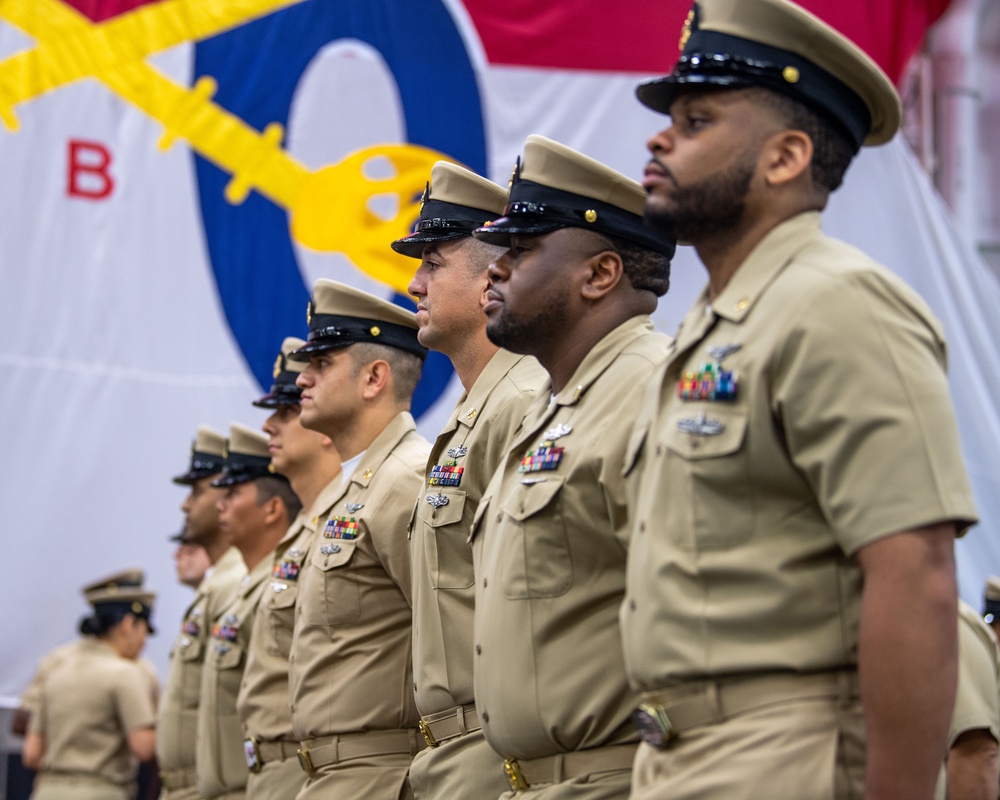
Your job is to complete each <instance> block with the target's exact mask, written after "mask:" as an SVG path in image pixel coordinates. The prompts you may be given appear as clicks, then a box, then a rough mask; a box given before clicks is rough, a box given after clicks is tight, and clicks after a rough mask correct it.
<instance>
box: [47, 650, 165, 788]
mask: <svg viewBox="0 0 1000 800" xmlns="http://www.w3.org/2000/svg"><path fill="white" fill-rule="evenodd" d="M60 650H61V654H60V660H59V663H58V664H55V665H54V666H53V667H52V668H51V670H49V671H48V672H47V674H46V675H45V676H44V677H43V678H42V680H41V683H40V687H39V692H38V705H37V706H36V709H35V713H33V714H32V717H31V727H30V730H31V731H32V732H34V733H38V734H40V735H41V736H42V737H43V738H44V740H45V756H44V758H43V761H42V771H43V772H49V773H59V772H84V773H89V774H91V775H93V776H95V777H99V778H104V779H105V780H107V781H109V782H110V783H114V784H118V785H127V784H129V783H131V782H132V781H134V780H135V777H136V774H137V772H138V763H137V761H136V759H135V757H134V756H133V755H132V754H131V752H130V751H129V749H128V733H129V732H130V731H133V730H139V729H142V728H152V727H153V725H154V724H155V723H156V708H155V704H154V702H153V692H152V687H151V686H150V682H149V675H148V673H147V671H146V670H145V669H144V668H143V667H142V666H140V665H139V664H138V663H137V662H135V661H132V660H130V659H127V658H122V657H121V656H119V655H118V654H117V653H116V652H115V651H114V650H112V649H111V647H110V646H109V645H107V644H106V643H105V642H103V641H101V640H99V639H95V638H92V637H86V638H85V639H83V640H81V641H80V642H79V643H78V644H74V645H69V646H67V647H65V648H60Z"/></svg>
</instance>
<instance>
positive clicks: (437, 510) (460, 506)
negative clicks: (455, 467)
mask: <svg viewBox="0 0 1000 800" xmlns="http://www.w3.org/2000/svg"><path fill="white" fill-rule="evenodd" d="M428 496H429V497H432V498H434V499H436V500H437V498H442V497H443V498H446V499H447V502H446V503H444V504H443V505H441V504H440V502H441V501H440V500H437V502H436V503H435V504H434V505H432V504H431V503H429V502H427V499H426V497H421V498H420V502H419V503H418V504H417V518H418V519H419V520H420V523H421V527H422V528H423V529H424V536H423V539H424V541H423V542H422V543H421V545H422V546H423V547H424V554H425V557H426V558H427V563H428V564H429V565H430V567H431V581H432V585H433V586H434V588H435V589H468V588H469V587H470V586H472V584H473V582H474V580H475V579H474V578H473V575H472V549H471V548H470V547H469V541H468V539H469V534H468V531H466V530H465V529H464V528H463V526H462V525H461V522H462V515H463V514H464V513H465V492H464V491H462V490H461V489H440V490H439V491H437V492H432V493H430V494H429V495H428Z"/></svg>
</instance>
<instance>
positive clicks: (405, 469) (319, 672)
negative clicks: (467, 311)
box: [289, 280, 430, 800]
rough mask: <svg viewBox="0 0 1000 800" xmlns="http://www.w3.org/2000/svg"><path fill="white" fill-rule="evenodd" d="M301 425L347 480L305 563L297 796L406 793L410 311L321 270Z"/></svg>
mask: <svg viewBox="0 0 1000 800" xmlns="http://www.w3.org/2000/svg"><path fill="white" fill-rule="evenodd" d="M310 312H311V313H310V323H309V341H308V343H307V344H306V345H305V347H303V348H302V349H300V350H299V351H297V353H295V354H294V356H293V357H295V358H300V359H308V361H309V365H308V366H307V367H306V368H305V369H304V370H303V372H302V374H301V375H300V376H299V379H298V384H299V386H300V387H301V389H302V411H301V414H300V417H299V418H300V420H301V421H302V424H303V425H304V426H305V427H307V428H311V429H313V430H318V431H320V432H321V433H325V434H326V435H327V436H329V437H330V438H331V439H332V440H333V444H334V447H336V448H337V452H339V453H340V456H341V458H343V459H345V462H344V465H343V473H342V476H341V480H342V483H343V485H342V487H341V491H340V492H339V493H338V494H337V497H336V498H335V501H334V505H333V508H332V509H331V511H330V514H329V515H328V516H324V517H321V518H320V521H319V524H318V526H317V528H318V530H319V531H320V532H319V534H318V535H317V538H316V542H315V543H314V544H313V547H312V552H311V553H310V555H309V561H308V563H307V564H306V565H305V566H304V567H303V570H302V572H301V573H300V575H299V597H298V606H297V608H296V612H295V631H294V634H293V638H292V654H291V657H290V664H289V687H290V691H291V701H292V725H293V728H294V730H295V735H296V738H297V739H298V740H299V742H300V750H301V756H300V759H301V762H302V767H303V769H304V770H306V772H307V773H308V774H309V782H308V783H306V785H305V787H304V788H303V789H302V791H301V792H299V798H301V800H309V798H320V797H322V798H325V797H337V798H338V800H379V798H385V800H390V798H391V800H396V799H397V798H399V797H409V796H411V794H410V791H409V786H408V784H407V782H406V770H407V768H408V767H409V764H410V761H411V760H412V758H413V756H414V755H415V754H416V752H417V749H418V741H419V743H420V745H422V744H423V740H422V739H421V737H420V734H419V732H418V730H417V722H418V719H419V718H418V715H417V710H416V707H415V704H414V700H413V669H412V664H411V657H410V625H411V615H410V594H411V592H410V583H411V575H410V555H409V543H408V542H407V539H406V528H407V523H408V521H409V519H410V513H411V511H412V510H413V498H414V497H416V495H417V492H418V491H419V490H420V488H421V485H422V483H423V471H424V465H425V464H426V463H427V455H428V451H429V449H430V446H429V444H428V443H427V441H426V440H425V439H423V438H422V437H421V436H419V435H418V434H417V432H416V428H415V426H414V424H413V418H412V417H411V416H410V414H409V408H410V398H411V396H412V395H413V390H414V388H415V387H416V385H417V381H418V380H419V379H420V373H421V370H422V368H423V360H424V357H425V356H426V352H427V351H426V350H425V349H424V348H423V347H422V346H421V345H420V343H419V342H418V341H417V335H416V334H417V323H416V320H415V318H414V315H413V314H412V313H410V312H409V311H405V310H403V309H402V308H399V307H398V306H395V305H393V304H392V303H389V302H386V301H384V300H380V299H379V298H376V297H373V296H372V295H369V294H367V293H365V292H361V291H358V290H357V289H352V288H351V287H349V286H344V285H342V284H338V283H335V282H334V281H327V280H320V281H317V283H316V285H315V287H314V289H313V301H312V303H311V304H310Z"/></svg>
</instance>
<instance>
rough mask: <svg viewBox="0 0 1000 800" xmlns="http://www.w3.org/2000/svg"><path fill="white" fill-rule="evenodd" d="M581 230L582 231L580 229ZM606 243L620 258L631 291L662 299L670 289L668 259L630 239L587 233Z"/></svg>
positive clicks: (594, 232)
mask: <svg viewBox="0 0 1000 800" xmlns="http://www.w3.org/2000/svg"><path fill="white" fill-rule="evenodd" d="M581 230H583V229H582V228H581ZM587 233H590V234H593V235H594V236H596V237H597V238H598V239H601V240H602V241H603V242H605V243H606V249H608V250H614V251H615V252H616V253H618V255H619V256H620V257H621V260H622V267H623V269H624V271H625V276H626V277H627V278H628V280H629V283H630V284H632V288H633V289H639V290H646V291H649V292H652V293H653V294H655V295H656V296H657V297H663V295H665V294H666V293H667V290H668V289H669V288H670V258H669V257H668V256H666V255H664V254H663V253H660V252H658V251H656V250H653V249H651V248H649V247H643V246H642V245H641V244H636V243H635V242H633V241H632V240H631V239H624V238H622V237H620V236H609V235H608V234H606V233H597V232H596V231H587Z"/></svg>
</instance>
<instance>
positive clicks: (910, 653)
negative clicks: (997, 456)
mask: <svg viewBox="0 0 1000 800" xmlns="http://www.w3.org/2000/svg"><path fill="white" fill-rule="evenodd" d="M689 19H690V23H689V36H688V35H686V36H685V39H683V40H682V42H683V44H682V46H683V55H682V57H681V59H680V60H679V61H678V63H677V65H676V67H675V68H674V71H673V72H672V73H671V74H670V75H669V76H667V77H666V78H662V79H658V80H655V81H653V82H652V83H649V84H646V85H644V86H642V87H640V89H639V98H640V100H642V101H643V102H644V103H645V104H647V105H649V106H650V107H652V108H654V109H655V110H659V111H662V112H665V113H669V114H670V116H671V118H672V126H671V127H669V128H667V129H666V130H664V131H662V132H660V133H658V134H657V135H655V136H654V137H653V138H652V139H651V140H650V141H649V149H650V152H651V153H652V160H651V161H650V162H649V165H648V167H647V169H646V179H645V182H644V183H645V185H646V188H647V190H648V193H649V199H648V203H647V218H648V219H649V220H650V221H651V224H652V225H653V227H655V228H657V229H659V230H664V231H668V232H671V233H673V234H675V235H676V236H677V237H678V238H679V239H680V240H681V241H687V242H690V243H692V244H693V245H694V247H695V249H696V250H697V252H698V255H699V257H700V258H701V260H702V262H703V263H704V264H705V267H706V269H707V270H708V279H709V283H708V287H707V288H706V289H705V291H704V293H703V294H702V296H701V297H700V298H699V299H698V300H697V301H696V303H695V305H694V307H693V308H692V310H691V311H690V313H689V314H688V315H687V317H686V318H685V319H684V321H683V322H682V324H681V328H680V332H679V334H678V337H677V341H676V344H675V347H674V349H673V351H672V353H671V356H670V358H669V360H668V362H667V363H666V365H665V366H664V367H663V368H662V369H661V370H660V372H659V374H658V375H657V376H656V377H655V379H654V380H655V383H654V384H653V386H652V389H651V393H650V396H649V398H648V406H647V407H646V408H645V409H644V411H643V413H642V415H641V416H640V417H639V419H638V423H637V425H638V427H637V428H636V431H635V437H634V440H633V447H632V449H631V450H630V453H629V457H628V460H627V462H626V469H628V470H630V473H629V474H630V476H632V477H633V478H634V480H635V484H636V485H635V492H634V493H632V492H630V496H631V497H634V498H635V505H634V508H635V513H634V515H633V516H632V520H633V538H632V547H631V550H630V551H629V575H628V597H627V599H626V602H625V603H624V604H623V606H622V624H623V637H622V638H623V641H624V644H625V662H626V665H627V667H628V673H629V679H630V680H631V682H632V685H633V686H634V687H635V688H636V689H637V690H641V691H642V692H643V696H644V697H643V699H644V704H643V706H641V709H640V710H641V715H640V721H641V723H642V724H643V726H644V729H645V731H646V736H647V742H648V744H644V745H643V746H642V747H641V749H640V752H639V755H638V757H637V761H636V769H635V779H634V785H633V797H634V798H636V800H639V799H640V798H641V799H642V800H647V798H670V799H671V800H685V798H695V797H697V798H701V797H706V796H719V797H726V798H727V799H728V800H738V799H739V798H755V799H759V798H762V797H766V798H768V800H783V799H784V798H788V799H789V800H792V799H793V798H794V800H810V798H831V797H838V798H846V797H861V796H862V794H864V796H865V797H871V798H874V797H879V798H889V797H892V798H907V800H924V799H925V798H930V797H931V796H932V794H933V791H934V783H935V778H936V776H937V773H938V770H939V768H940V766H941V759H942V754H943V753H944V750H945V743H946V742H945V739H946V735H947V731H948V720H949V717H950V715H951V707H952V701H953V699H954V692H955V660H956V643H955V639H956V591H955V571H954V559H953V554H952V550H953V540H954V538H955V536H956V534H957V533H960V532H962V531H964V530H965V528H966V527H967V526H968V525H969V524H970V523H971V522H972V521H974V519H975V511H974V509H973V505H972V500H971V497H970V493H969V487H968V484H967V481H966V478H965V472H964V468H963V465H962V458H961V454H960V452H959V445H958V437H957V434H956V429H955V422H954V419H953V412H952V409H951V403H950V400H949V397H948V386H947V381H946V378H945V346H944V341H943V338H942V333H941V327H940V325H939V324H938V322H937V321H936V320H935V319H934V317H933V316H932V315H931V313H930V311H929V310H928V308H927V306H926V305H925V304H924V303H923V301H922V300H921V299H920V298H919V297H918V296H917V295H916V294H915V293H914V292H913V291H911V290H910V289H909V288H908V287H906V286H905V285H904V284H903V283H902V282H901V281H899V280H898V279H897V278H896V277H895V276H893V275H892V274H891V273H890V272H889V271H888V270H886V269H884V268H882V267H881V266H879V265H877V264H875V263H874V262H872V261H871V259H869V258H867V257H866V256H865V255H863V254H862V253H860V252H858V251H857V250H855V249H853V248H851V247H849V246H847V245H845V244H843V243H841V242H838V241H836V240H833V239H830V238H828V237H826V236H824V235H823V233H822V232H821V230H820V211H821V210H822V209H823V207H824V206H825V205H826V202H827V198H828V196H829V194H830V192H831V191H833V190H834V189H836V187H837V186H838V185H839V184H840V180H841V177H842V175H843V172H844V170H845V169H846V168H847V166H848V164H849V163H850V161H851V158H852V157H853V156H854V154H855V152H856V151H857V150H858V148H859V147H860V146H861V145H862V144H866V143H867V144H879V143H882V142H885V141H887V140H888V139H890V138H891V137H892V136H893V134H894V133H895V132H896V130H897V128H898V125H899V118H900V107H899V99H898V97H897V95H896V92H895V90H894V88H893V86H892V84H891V83H890V82H889V80H888V79H887V78H886V77H885V75H884V74H883V73H882V72H881V71H880V70H879V68H878V67H877V66H876V65H875V64H874V63H873V62H872V61H871V60H870V59H869V58H868V57H867V56H865V55H864V54H863V53H862V52H861V51H860V50H859V49H858V48H857V47H855V46H854V45H853V44H851V43H850V42H848V41H847V40H846V39H844V38H843V37H841V36H840V35H839V34H837V33H835V32H834V31H833V30H831V29H830V28H829V27H827V26H826V25H825V24H823V23H822V22H820V21H819V20H817V19H816V18H815V17H813V16H812V15H810V14H808V13H806V12H804V11H802V10H801V9H800V8H798V7H797V6H794V5H792V4H791V3H789V2H786V1H785V0H703V1H702V2H698V3H697V4H696V5H695V8H694V10H693V12H692V15H691V17H690V18H689ZM640 456H641V458H640ZM637 462H639V463H637Z"/></svg>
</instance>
